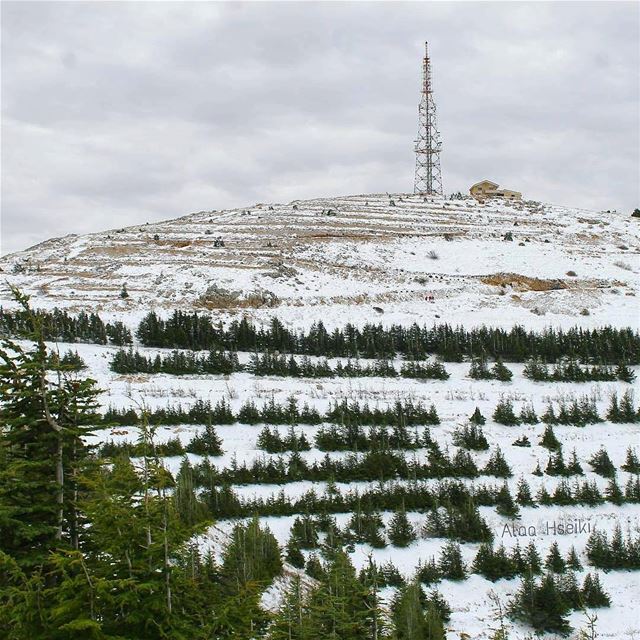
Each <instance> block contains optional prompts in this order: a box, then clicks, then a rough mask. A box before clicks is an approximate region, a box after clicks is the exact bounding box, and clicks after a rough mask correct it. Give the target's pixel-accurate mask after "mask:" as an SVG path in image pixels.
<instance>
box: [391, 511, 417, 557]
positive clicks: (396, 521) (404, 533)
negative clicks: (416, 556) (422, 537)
mask: <svg viewBox="0 0 640 640" xmlns="http://www.w3.org/2000/svg"><path fill="white" fill-rule="evenodd" d="M387 532H388V535H389V540H390V541H391V544H392V545H393V546H394V547H407V546H408V545H410V544H411V543H412V542H413V541H414V540H415V539H416V531H415V529H414V527H413V525H412V524H411V523H410V522H409V518H407V513H406V511H405V509H404V505H402V506H401V507H400V509H398V510H397V511H396V512H395V513H394V514H393V517H392V518H391V521H390V522H389V526H388V528H387Z"/></svg>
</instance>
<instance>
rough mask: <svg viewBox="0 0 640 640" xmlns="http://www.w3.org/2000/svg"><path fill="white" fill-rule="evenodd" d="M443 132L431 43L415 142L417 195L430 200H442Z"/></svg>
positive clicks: (414, 190)
mask: <svg viewBox="0 0 640 640" xmlns="http://www.w3.org/2000/svg"><path fill="white" fill-rule="evenodd" d="M441 149H442V142H440V132H439V131H438V125H437V122H436V103H435V102H434V100H433V85H432V84H431V60H430V58H429V47H428V43H427V42H425V43H424V59H423V61H422V97H421V99H420V104H419V105H418V137H417V138H416V141H415V152H416V173H415V179H414V182H413V192H414V193H419V194H421V195H427V196H442V174H441V172H440V151H441Z"/></svg>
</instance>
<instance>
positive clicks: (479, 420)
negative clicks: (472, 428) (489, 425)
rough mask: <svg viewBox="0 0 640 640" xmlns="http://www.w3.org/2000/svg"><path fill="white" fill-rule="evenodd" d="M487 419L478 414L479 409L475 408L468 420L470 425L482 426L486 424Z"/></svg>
mask: <svg viewBox="0 0 640 640" xmlns="http://www.w3.org/2000/svg"><path fill="white" fill-rule="evenodd" d="M486 421H487V419H486V418H485V417H484V416H483V415H482V414H481V413H480V409H479V408H478V407H476V409H475V411H474V412H473V414H472V416H471V417H470V418H469V422H471V423H472V424H475V425H478V426H482V425H484V424H485V423H486Z"/></svg>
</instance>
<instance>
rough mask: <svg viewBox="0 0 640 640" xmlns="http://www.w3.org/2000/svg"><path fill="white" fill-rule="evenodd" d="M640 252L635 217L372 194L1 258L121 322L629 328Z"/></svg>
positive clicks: (29, 281) (17, 271) (159, 226)
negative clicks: (182, 316)
mask: <svg viewBox="0 0 640 640" xmlns="http://www.w3.org/2000/svg"><path fill="white" fill-rule="evenodd" d="M507 234H510V235H507ZM505 236H506V237H507V238H509V237H512V238H513V239H512V240H505V239H504V238H505ZM639 252H640V225H639V223H638V220H636V219H633V218H631V217H629V216H628V215H627V214H621V213H609V212H594V211H585V210H579V209H568V208H564V207H557V206H551V205H543V204H540V203H535V202H525V203H513V204H506V203H503V202H499V201H493V202H489V203H486V204H478V203H477V202H475V200H472V199H470V198H466V199H464V200H441V199H425V198H423V197H420V196H416V195H407V194H391V195H385V194H383V195H380V194H378V195H359V196H349V197H340V198H327V199H316V200H309V201H295V202H291V203H289V204H286V205H285V204H274V205H267V204H257V205H254V206H251V207H247V208H246V209H235V210H230V211H202V212H199V213H194V214H190V215H187V216H184V217H181V218H177V219H175V220H169V221H166V222H160V223H154V224H145V225H139V226H134V227H128V228H124V229H113V230H110V231H105V232H103V233H94V234H90V235H86V236H74V235H72V236H66V237H64V238H58V239H52V240H48V241H46V242H43V243H42V244H39V245H37V246H35V247H32V248H30V249H27V250H25V251H22V252H20V253H15V254H12V255H8V256H6V257H5V258H3V259H2V260H1V261H0V269H1V270H2V272H3V273H2V276H3V278H2V279H3V281H5V282H8V283H12V284H16V285H18V286H20V287H21V288H23V289H24V290H25V291H26V292H27V293H29V294H31V295H32V296H33V299H34V303H35V304H36V305H37V306H42V307H52V306H61V307H68V308H70V310H80V309H91V310H99V311H102V312H106V315H107V316H110V315H115V316H118V317H125V318H128V319H131V318H132V317H133V316H136V315H137V314H138V313H139V312H141V311H142V310H148V309H149V308H157V309H163V308H164V309H173V308H182V309H185V308H194V309H203V310H205V309H209V310H211V311H212V312H214V313H215V314H219V315H220V316H221V317H223V318H224V317H228V316H229V315H233V314H237V313H239V312H242V313H247V314H249V315H251V316H253V317H254V318H256V319H265V318H266V317H267V316H269V315H272V314H277V315H278V317H280V318H281V319H283V320H284V321H285V322H287V321H289V322H291V323H292V324H294V325H298V326H300V325H305V324H308V323H309V322H311V321H313V320H317V319H322V320H323V321H324V322H325V323H326V324H327V325H335V324H342V323H343V322H344V321H345V320H346V319H348V320H350V321H352V322H355V323H360V322H364V321H366V320H370V319H371V317H372V316H374V317H376V318H378V319H379V320H381V321H383V322H384V323H388V322H401V323H410V322H414V321H418V322H431V321H432V320H434V319H435V318H440V319H441V321H453V322H464V323H465V324H466V325H469V324H481V323H487V324H491V325H503V326H505V325H506V326H509V325H512V324H514V323H521V324H525V325H529V326H533V327H539V326H546V325H549V324H554V325H575V324H580V325H583V326H601V325H603V324H614V325H618V326H633V325H635V324H636V320H637V310H638V303H637V298H636V295H637V294H638V288H639V285H640V279H639V273H640V268H639V263H638V254H639ZM5 282H3V289H2V293H0V296H1V299H2V302H3V304H4V303H5V301H6V300H8V298H9V296H8V290H7V288H6V284H5ZM125 283H126V287H127V289H128V291H129V294H130V297H129V298H127V299H121V298H120V296H119V294H120V291H121V289H122V285H123V284H125ZM431 296H433V300H430V297H431ZM585 310H586V311H585Z"/></svg>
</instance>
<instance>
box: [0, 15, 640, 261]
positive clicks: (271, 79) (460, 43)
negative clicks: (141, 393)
mask: <svg viewBox="0 0 640 640" xmlns="http://www.w3.org/2000/svg"><path fill="white" fill-rule="evenodd" d="M639 9H640V4H639V3H637V2H628V3H627V2H603V3H599V2H585V3H582V2H569V3H558V2H555V3H474V2H441V3H399V2H397V3H395V2H394V3H391V2H388V3H269V2H265V3H247V4H245V3H203V2H198V3H195V2H194V3H153V2H152V3H149V2H145V3H136V2H88V3H84V2H70V3H64V2H45V3H37V2H2V227H1V230H2V251H3V252H5V253H6V252H9V251H14V250H19V249H22V248H26V247H27V246H29V245H32V244H34V243H36V242H39V241H41V240H44V239H46V238H49V237H52V236H62V235H65V234H68V233H86V232H89V231H97V230H100V229H106V228H113V227H119V226H123V225H127V224H137V223H142V222H145V221H153V220H161V219H163V218H170V217H176V216H179V215H184V214H186V213H189V212H192V211H200V210H209V209H221V208H225V207H235V206H243V205H250V204H252V203H255V202H271V201H275V202H288V201H290V200H292V199H295V198H313V197H318V196H332V195H347V194H356V193H365V192H385V191H394V192H397V191H411V190H412V188H413V170H414V155H413V148H412V141H413V139H414V137H415V130H416V120H417V103H418V99H419V79H420V63H421V56H422V52H423V46H424V45H423V42H424V40H429V43H430V49H431V53H432V58H433V65H434V69H433V75H434V86H435V92H436V93H435V96H436V101H437V105H438V118H439V126H440V130H441V133H442V140H443V153H442V174H443V183H444V189H445V192H447V193H450V192H452V191H458V190H461V191H466V190H467V189H468V187H469V186H470V185H471V184H472V183H473V182H475V181H477V180H479V179H481V178H490V179H492V180H494V181H496V182H499V183H500V184H501V185H503V186H505V187H508V188H513V189H517V190H521V191H523V193H524V195H525V197H527V198H532V199H537V200H543V201H550V202H555V203H559V204H567V205H574V206H579V207H586V208H592V209H601V208H604V209H610V208H616V209H618V210H625V211H627V210H631V209H633V208H634V207H636V206H640V196H639V187H638V182H639V180H638V176H639V173H640V160H639V153H640V152H639V149H640V141H639V115H638V109H639V103H640V86H639V83H640V47H639V43H640V33H639V31H640V29H639V22H640V16H639Z"/></svg>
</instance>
